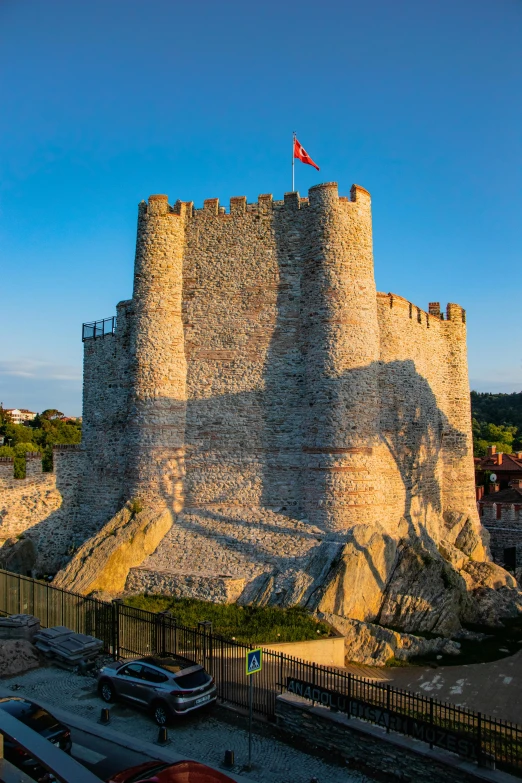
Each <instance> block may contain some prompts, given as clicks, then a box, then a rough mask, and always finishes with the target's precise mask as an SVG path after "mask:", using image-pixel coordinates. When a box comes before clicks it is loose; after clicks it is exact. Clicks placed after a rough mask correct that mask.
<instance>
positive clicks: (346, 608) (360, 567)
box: [240, 514, 522, 663]
mask: <svg viewBox="0 0 522 783" xmlns="http://www.w3.org/2000/svg"><path fill="white" fill-rule="evenodd" d="M398 532H399V533H402V534H403V535H402V537H401V538H399V536H398V537H397V539H394V538H392V537H391V536H389V535H387V534H386V532H385V531H384V530H383V528H382V527H381V526H380V525H357V526H356V527H355V528H353V530H351V531H349V532H348V533H347V534H346V538H345V541H344V542H343V541H339V540H338V539H337V540H335V541H328V540H327V541H323V542H322V543H321V544H320V545H319V546H317V547H315V548H314V549H313V550H312V552H311V554H310V556H309V558H308V560H307V562H305V563H304V565H303V566H302V567H301V569H300V570H299V571H298V572H297V573H296V574H294V575H293V577H292V578H291V580H290V585H288V578H286V582H285V574H284V573H282V572H281V573H278V572H276V571H273V572H269V573H265V574H263V575H261V576H258V577H256V579H254V580H253V581H252V582H251V583H250V584H248V585H247V587H246V588H245V591H244V592H243V594H242V596H241V599H240V600H241V603H255V604H260V605H266V604H268V605H279V606H292V605H296V604H297V605H299V606H303V607H305V608H307V609H308V610H310V611H312V612H316V613H318V614H319V615H320V616H324V617H330V618H337V619H336V622H333V621H332V624H333V625H334V626H335V627H336V628H337V629H338V630H339V631H340V632H341V633H344V631H343V629H342V628H341V627H340V624H342V623H341V619H342V618H344V621H345V622H347V623H348V624H349V625H348V626H347V627H349V629H350V634H349V635H350V638H351V639H353V637H354V634H356V633H357V634H361V639H360V640H359V641H358V642H357V644H351V647H350V650H351V652H348V651H347V654H348V655H349V657H350V659H351V660H354V661H359V660H360V661H361V662H364V661H367V660H370V659H371V660H372V661H373V662H375V660H378V661H380V662H381V663H382V662H384V661H385V660H386V659H387V658H390V657H393V656H395V657H397V656H396V652H397V651H399V658H400V657H401V655H402V653H401V652H400V651H401V650H404V649H407V650H409V651H410V652H409V653H408V654H409V655H424V654H426V653H428V652H434V651H438V647H437V644H438V643H437V644H436V643H435V642H433V644H432V641H433V640H430V642H429V644H428V642H427V640H424V639H417V641H416V642H415V643H414V641H413V640H414V638H415V637H414V636H412V634H416V633H421V634H422V633H431V634H439V635H440V636H441V637H445V638H446V639H447V638H448V637H451V636H454V635H455V634H457V633H459V632H460V631H461V629H462V625H461V623H462V622H469V623H477V624H483V625H496V624H499V623H500V622H501V620H502V618H503V617H505V618H507V617H513V616H516V615H517V614H518V613H519V612H520V611H522V592H521V591H520V590H519V588H518V587H517V583H516V580H515V579H513V577H511V576H510V575H509V574H508V573H507V572H506V571H504V570H503V569H502V568H500V567H499V566H496V565H495V564H494V563H492V562H490V561H489V560H488V559H487V558H488V549H487V536H486V535H484V536H483V535H482V532H481V530H480V525H478V523H477V522H476V521H474V520H473V519H470V518H468V517H466V516H465V515H463V514H448V515H446V516H445V517H444V519H443V520H442V522H441V533H442V534H443V535H444V536H445V537H444V538H443V539H442V540H441V541H440V542H439V544H438V546H437V545H436V544H435V542H434V541H433V539H432V538H430V537H428V536H425V537H424V538H422V537H418V538H415V539H413V540H412V538H411V537H409V536H408V535H407V526H406V525H404V527H403V529H402V530H401V531H398ZM370 625H371V627H370ZM382 626H384V628H383V627H382ZM390 628H394V629H397V631H398V632H399V631H400V632H401V633H399V635H397V634H396V632H395V631H391V630H388V629H390ZM368 629H369V630H368ZM378 629H379V630H378ZM394 634H395V635H394ZM402 637H404V639H403V642H400V641H399V640H400V639H401V638H402ZM365 639H366V640H367V642H365V641H364V640H365ZM440 645H442V647H443V646H444V641H441V642H440ZM381 648H382V649H381ZM441 649H442V648H441ZM443 651H444V652H446V650H443ZM454 652H455V651H454Z"/></svg>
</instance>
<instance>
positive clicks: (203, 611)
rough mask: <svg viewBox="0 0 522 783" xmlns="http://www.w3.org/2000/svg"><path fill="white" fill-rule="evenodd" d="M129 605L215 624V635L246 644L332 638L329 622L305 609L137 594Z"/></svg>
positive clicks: (191, 621) (190, 622)
mask: <svg viewBox="0 0 522 783" xmlns="http://www.w3.org/2000/svg"><path fill="white" fill-rule="evenodd" d="M125 603H126V604H128V605H129V606H135V607H137V608H138V609H147V610H148V611H149V612H164V611H169V612H171V614H173V615H174V617H176V619H177V621H178V623H179V624H180V625H188V626H195V625H197V624H198V622H201V621H203V620H210V621H211V622H212V623H213V630H214V633H218V634H221V635H222V636H226V637H227V638H229V639H231V638H235V639H236V641H238V642H244V643H245V644H261V643H265V644H268V643H270V642H301V641H307V640H310V639H325V638H327V637H328V636H331V635H332V634H331V629H330V627H329V626H328V625H326V623H318V622H317V621H316V620H314V618H313V617H311V616H310V615H309V614H308V613H307V612H305V611H304V610H303V609H298V608H291V609H279V608H276V607H269V606H264V607H263V606H237V604H213V603H210V602H207V601H197V600H195V599H192V598H179V599H178V598H169V597H166V596H160V595H137V596H132V597H130V598H126V599H125Z"/></svg>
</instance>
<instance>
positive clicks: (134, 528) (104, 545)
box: [53, 503, 172, 595]
mask: <svg viewBox="0 0 522 783" xmlns="http://www.w3.org/2000/svg"><path fill="white" fill-rule="evenodd" d="M138 508H139V507H138ZM171 525H172V515H171V512H170V511H169V510H168V509H167V508H164V507H153V508H148V509H146V510H143V511H139V510H136V507H135V505H134V504H132V503H127V504H126V505H125V506H124V508H123V509H122V510H121V511H119V512H118V513H117V514H116V516H114V517H113V518H112V519H111V521H110V522H108V523H107V524H106V525H105V526H104V527H103V528H102V529H101V530H100V532H99V533H97V534H96V535H95V536H93V537H92V538H90V539H89V540H88V541H86V542H85V544H83V546H81V547H80V549H79V550H78V552H77V553H76V554H75V556H74V557H73V559H72V560H71V561H70V563H68V564H67V566H66V567H65V568H64V569H63V570H62V571H59V572H58V574H57V575H56V576H55V578H54V580H53V585H55V586H57V587H63V588H66V589H67V590H73V591H75V592H78V593H83V594H84V595H88V594H89V593H93V592H97V593H106V594H109V595H117V594H118V593H120V592H122V591H123V590H124V588H125V582H126V580H127V576H128V574H129V570H130V569H131V568H133V567H136V566H139V565H141V563H142V562H143V561H144V560H145V558H146V557H147V556H148V555H150V554H151V552H153V551H154V550H155V549H156V547H157V546H158V544H159V542H160V541H161V539H162V538H163V537H164V536H165V534H166V533H167V532H168V530H169V529H170V527H171Z"/></svg>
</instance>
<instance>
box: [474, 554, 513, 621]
mask: <svg viewBox="0 0 522 783" xmlns="http://www.w3.org/2000/svg"><path fill="white" fill-rule="evenodd" d="M460 574H461V576H462V577H463V579H464V581H465V583H466V588H467V590H468V594H469V596H470V601H469V602H468V604H467V607H466V611H465V613H464V616H463V619H464V620H465V621H466V622H469V623H476V624H478V625H489V626H495V625H501V621H502V620H503V619H508V618H510V617H516V616H517V615H519V614H520V613H521V612H522V590H520V588H519V587H518V585H517V581H516V579H515V578H514V577H513V576H511V574H509V573H508V572H507V571H505V570H504V569H503V568H501V567H500V566H498V565H496V564H495V563H491V562H482V563H478V562H476V561H474V560H468V561H467V562H466V563H465V564H464V566H463V568H462V569H461V571H460Z"/></svg>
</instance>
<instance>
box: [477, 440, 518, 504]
mask: <svg viewBox="0 0 522 783" xmlns="http://www.w3.org/2000/svg"><path fill="white" fill-rule="evenodd" d="M475 475H476V484H477V500H480V499H481V498H482V497H483V496H484V495H486V494H488V493H489V492H498V490H499V489H508V487H509V486H510V485H511V482H512V481H515V480H516V479H522V451H515V452H514V453H513V454H504V453H503V452H501V451H499V452H497V447H496V446H490V447H489V448H488V453H487V454H486V456H485V457H481V458H479V459H475ZM492 476H494V477H495V478H491V477H492Z"/></svg>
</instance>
